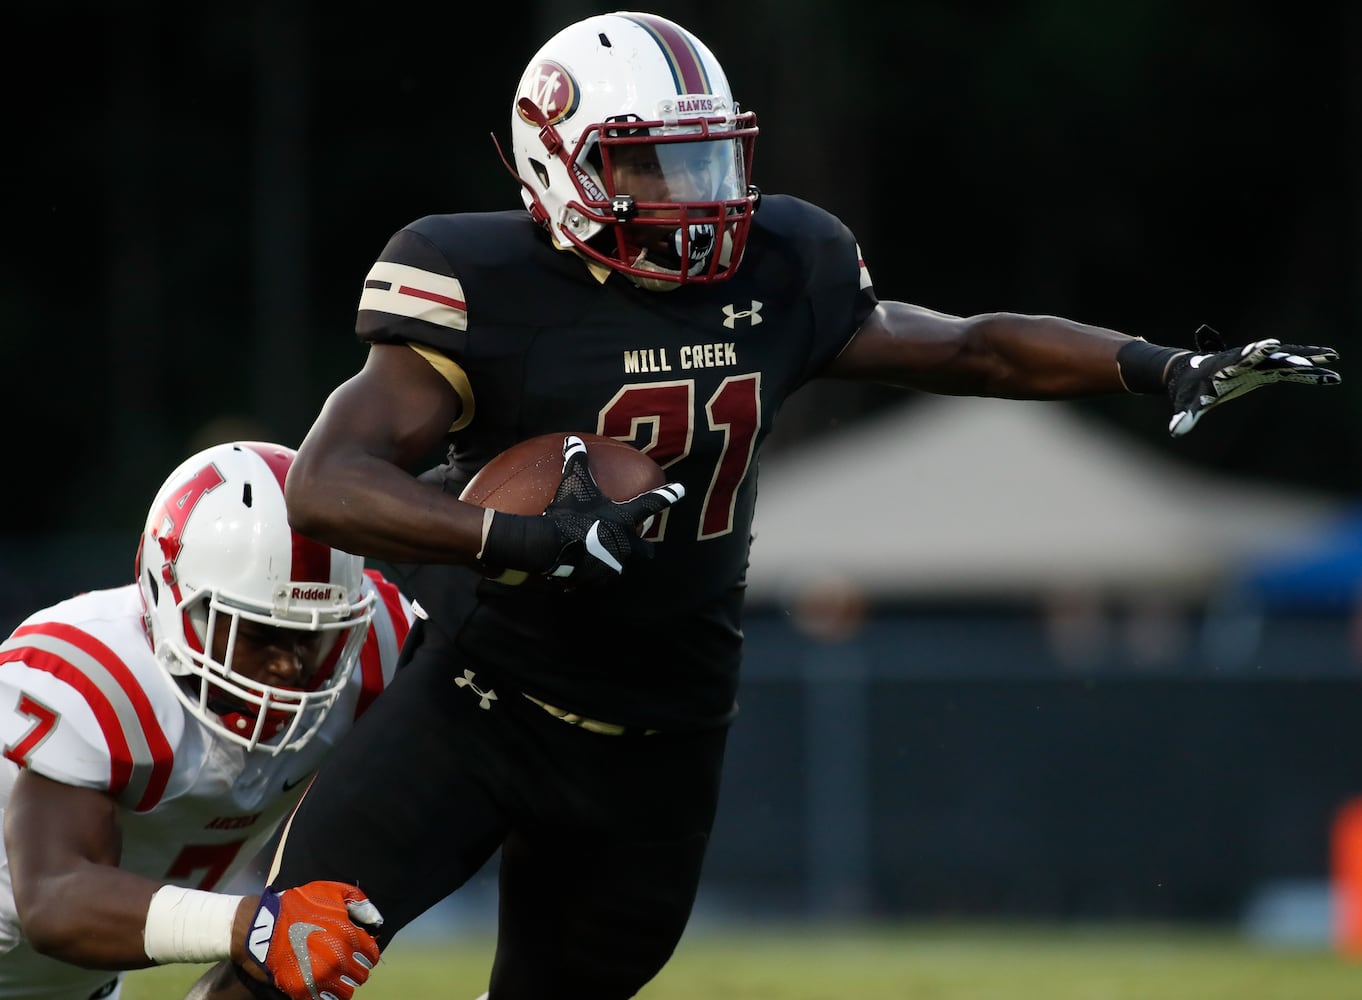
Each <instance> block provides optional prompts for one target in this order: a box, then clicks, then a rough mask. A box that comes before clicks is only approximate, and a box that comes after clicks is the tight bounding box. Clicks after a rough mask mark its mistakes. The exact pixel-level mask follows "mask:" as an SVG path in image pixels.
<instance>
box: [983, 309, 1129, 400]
mask: <svg viewBox="0 0 1362 1000" xmlns="http://www.w3.org/2000/svg"><path fill="white" fill-rule="evenodd" d="M965 323H966V326H967V336H968V337H969V338H970V340H971V341H972V344H973V347H972V349H973V350H975V351H979V352H982V353H983V355H984V356H985V357H986V358H987V359H988V363H987V365H986V367H985V372H986V376H985V382H984V389H985V391H984V393H983V394H986V395H990V396H1002V397H1007V398H1012V399H1066V398H1076V397H1081V396H1093V395H1100V394H1103V393H1114V392H1122V391H1124V390H1125V386H1123V385H1122V382H1121V377H1120V373H1119V370H1118V367H1117V363H1116V354H1117V352H1118V351H1119V350H1120V349H1121V347H1122V346H1124V345H1125V344H1126V343H1128V342H1129V341H1130V340H1131V338H1130V337H1129V336H1127V335H1126V334H1123V333H1118V332H1117V331H1115V330H1109V329H1106V328H1104V327H1098V326H1090V325H1088V324H1085V323H1077V322H1074V321H1073V320H1068V319H1063V318H1060V317H1058V316H1026V315H1020V314H1016V313H989V314H986V315H982V316H974V317H970V318H969V319H968V320H966V321H965Z"/></svg>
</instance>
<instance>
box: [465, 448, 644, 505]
mask: <svg viewBox="0 0 1362 1000" xmlns="http://www.w3.org/2000/svg"><path fill="white" fill-rule="evenodd" d="M569 434H575V435H576V436H577V437H579V438H581V439H582V442H583V443H584V444H585V445H586V457H587V467H588V468H590V469H591V474H592V476H594V477H595V479H596V485H597V486H599V487H600V488H601V492H602V493H604V494H605V495H606V496H608V497H609V498H610V499H612V500H631V499H633V498H634V497H636V496H638V495H639V494H640V493H646V492H647V491H648V490H651V489H655V488H657V487H658V486H661V485H662V484H663V483H665V482H666V481H667V478H666V475H665V474H664V473H663V471H662V467H661V466H659V465H658V464H657V463H656V462H654V461H653V460H652V459H651V458H649V457H648V456H647V455H645V454H644V453H643V452H641V451H639V450H638V449H637V448H635V447H634V446H633V445H630V444H625V443H624V442H623V441H616V440H615V439H614V438H608V437H601V436H600V435H599V434H584V433H582V432H581V431H564V432H563V433H561V434H541V435H540V436H539V437H533V438H528V439H527V440H524V441H521V442H519V443H517V444H513V445H511V447H509V448H507V449H506V450H505V451H503V452H502V453H501V454H499V455H497V456H496V457H494V458H493V459H492V460H491V461H489V462H488V463H487V464H486V465H484V466H483V467H482V468H481V469H479V470H478V472H477V474H476V475H475V476H474V477H473V478H472V479H470V480H469V481H468V485H467V486H465V487H464V488H463V492H462V493H460V494H459V499H460V500H466V501H467V502H468V503H475V504H478V505H479V506H482V507H491V508H492V509H493V510H501V511H505V512H506V513H508V514H542V513H543V512H544V508H545V507H547V506H548V505H549V501H551V500H552V499H553V495H554V493H555V492H557V490H558V483H559V481H560V480H561V479H562V478H563V439H564V438H565V437H567V436H568V435H569Z"/></svg>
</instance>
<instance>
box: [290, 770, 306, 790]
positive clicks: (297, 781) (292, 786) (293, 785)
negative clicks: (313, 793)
mask: <svg viewBox="0 0 1362 1000" xmlns="http://www.w3.org/2000/svg"><path fill="white" fill-rule="evenodd" d="M311 778H312V772H311V771H309V772H308V773H307V774H305V775H303V776H302V777H301V778H294V779H293V780H292V781H285V782H284V791H286V792H288V791H292V790H293V789H295V788H297V787H298V786H299V785H301V784H302V783H303V782H304V781H309V780H311Z"/></svg>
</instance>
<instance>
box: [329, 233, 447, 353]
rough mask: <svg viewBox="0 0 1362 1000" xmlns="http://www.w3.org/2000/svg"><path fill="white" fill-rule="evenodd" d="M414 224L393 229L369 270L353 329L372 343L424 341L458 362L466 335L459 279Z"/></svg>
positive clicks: (442, 256) (441, 254)
mask: <svg viewBox="0 0 1362 1000" xmlns="http://www.w3.org/2000/svg"><path fill="white" fill-rule="evenodd" d="M418 225H420V222H418V223H414V224H413V226H409V227H407V228H405V229H403V230H401V231H400V232H398V233H397V234H395V235H394V236H393V237H392V239H390V240H389V241H388V245H387V246H385V247H384V248H383V252H382V253H381V254H379V257H378V260H376V261H375V262H374V265H373V267H371V268H370V269H369V273H368V275H367V276H366V277H365V279H364V289H363V291H362V292H361V294H360V300H359V314H358V316H357V317H356V320H355V333H356V334H357V335H358V336H359V338H360V339H361V340H363V341H365V342H367V343H371V344H382V343H389V344H391V343H417V344H425V345H428V346H430V347H434V348H436V349H438V350H439V351H440V352H441V353H443V354H445V355H447V356H448V357H450V358H452V359H454V360H455V361H458V360H459V359H460V357H461V356H462V355H463V353H464V351H465V349H466V347H467V340H468V303H467V301H466V300H465V298H464V290H463V284H462V283H461V282H460V281H459V278H458V276H457V275H455V274H454V273H453V268H452V267H451V265H450V263H449V261H448V260H447V259H446V258H445V256H444V254H443V253H441V252H440V250H439V249H438V248H437V247H436V246H435V244H434V243H432V242H431V241H430V240H428V239H427V238H426V237H425V236H423V235H422V234H421V233H419V232H417V231H416V229H415V228H414V226H418Z"/></svg>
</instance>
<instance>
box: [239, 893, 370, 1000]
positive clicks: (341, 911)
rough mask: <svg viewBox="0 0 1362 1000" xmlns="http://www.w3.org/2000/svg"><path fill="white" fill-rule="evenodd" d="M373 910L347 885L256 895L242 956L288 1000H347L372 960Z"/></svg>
mask: <svg viewBox="0 0 1362 1000" xmlns="http://www.w3.org/2000/svg"><path fill="white" fill-rule="evenodd" d="M382 923H383V917H382V916H380V915H379V912H378V908H377V907H376V906H374V904H373V903H371V902H370V901H369V898H368V897H367V896H365V895H364V893H362V892H360V890H359V889H357V888H356V887H355V886H353V885H346V884H345V883H343V882H308V883H306V884H304V885H300V886H298V887H297V888H296V889H285V890H284V891H283V892H278V893H276V892H274V891H273V890H272V889H266V890H265V891H264V892H263V893H261V895H260V906H259V907H258V908H257V909H256V911H255V916H254V918H253V919H252V920H251V930H250V936H249V937H248V938H247V941H246V951H247V952H248V953H249V954H250V956H251V958H252V959H254V960H255V962H256V963H257V968H256V969H254V970H249V971H252V972H259V973H261V974H262V975H259V976H257V978H262V979H265V980H267V981H268V982H269V983H271V984H272V985H273V986H274V988H275V989H277V990H279V991H280V992H281V993H283V994H284V995H285V996H287V997H289V998H290V1000H350V998H351V997H352V996H353V995H354V993H355V989H356V987H358V986H360V985H361V984H362V983H363V982H364V981H365V980H366V979H368V978H369V970H370V969H372V968H373V967H374V964H375V963H376V962H377V961H378V943H377V942H376V941H375V940H374V937H373V935H372V934H371V933H369V932H370V930H376V929H377V928H378V927H380V926H381V925H382Z"/></svg>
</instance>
